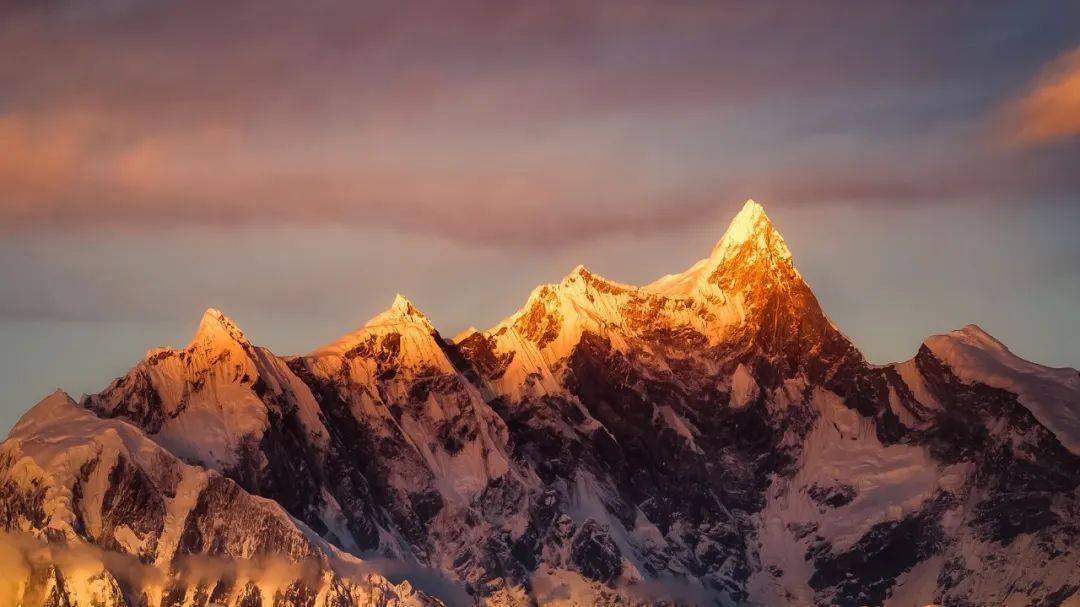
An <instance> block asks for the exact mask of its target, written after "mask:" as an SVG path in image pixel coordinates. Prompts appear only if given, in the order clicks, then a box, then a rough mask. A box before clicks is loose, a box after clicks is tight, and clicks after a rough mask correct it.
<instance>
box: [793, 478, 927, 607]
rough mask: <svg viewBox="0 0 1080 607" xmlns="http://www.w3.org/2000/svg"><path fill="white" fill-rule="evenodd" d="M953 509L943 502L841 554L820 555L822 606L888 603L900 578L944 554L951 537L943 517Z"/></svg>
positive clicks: (817, 579)
mask: <svg viewBox="0 0 1080 607" xmlns="http://www.w3.org/2000/svg"><path fill="white" fill-rule="evenodd" d="M947 505H948V499H947V498H939V499H938V500H935V501H932V502H930V503H928V504H927V505H926V506H925V507H924V509H923V510H922V511H920V512H919V513H917V514H914V515H912V516H909V517H907V518H904V519H901V520H898V521H890V522H887V523H879V524H877V525H875V526H874V527H872V528H871V529H870V531H869V532H868V533H867V534H866V535H864V536H863V537H862V538H860V539H859V541H858V542H857V543H856V544H855V545H854V546H852V547H851V548H850V549H849V550H847V551H845V552H843V553H841V554H832V553H831V551H829V550H823V551H822V552H821V553H817V554H814V555H813V562H814V567H815V569H816V570H815V572H814V575H813V576H812V577H811V578H810V587H811V588H814V589H815V590H818V591H822V590H826V589H827V590H828V592H819V597H818V604H820V605H841V606H845V607H846V606H849V605H850V606H853V607H854V606H858V605H879V604H882V603H883V602H884V601H885V598H886V597H887V596H888V595H889V591H890V589H891V588H892V586H893V584H894V583H895V582H896V578H897V577H898V576H900V575H901V574H902V573H904V572H906V571H909V570H910V569H911V568H912V567H914V566H915V565H916V564H918V563H920V562H921V561H923V560H924V559H926V558H927V557H929V556H931V555H933V554H937V553H938V552H940V551H941V549H942V547H943V543H944V540H945V533H944V530H943V529H942V527H941V523H940V518H941V515H942V512H943V511H944V510H945V509H946V507H947Z"/></svg>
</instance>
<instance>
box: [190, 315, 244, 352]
mask: <svg viewBox="0 0 1080 607" xmlns="http://www.w3.org/2000/svg"><path fill="white" fill-rule="evenodd" d="M229 342H233V343H237V344H240V345H250V343H249V342H248V340H247V337H245V336H244V332H243V331H241V330H240V327H238V326H237V325H236V323H235V322H233V321H232V319H231V318H229V317H228V316H225V315H224V314H223V313H222V312H221V310H218V309H217V308H207V309H206V312H203V315H202V320H200V321H199V328H198V330H197V331H195V337H194V338H193V339H192V340H191V343H192V344H196V343H202V344H217V343H229Z"/></svg>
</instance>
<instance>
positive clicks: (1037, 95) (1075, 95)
mask: <svg viewBox="0 0 1080 607" xmlns="http://www.w3.org/2000/svg"><path fill="white" fill-rule="evenodd" d="M1010 113H1011V116H1010V119H1011V120H1012V121H1013V123H1014V124H1013V126H1012V135H1013V137H1014V139H1015V141H1016V142H1018V143H1020V144H1041V143H1050V142H1056V141H1062V140H1065V139H1070V138H1073V137H1076V136H1078V135H1080V47H1077V48H1074V49H1072V50H1070V51H1066V52H1064V53H1062V54H1061V55H1060V56H1059V57H1057V58H1056V59H1054V60H1053V61H1051V62H1050V63H1049V64H1048V65H1046V66H1045V67H1044V68H1043V69H1042V70H1041V71H1040V73H1039V76H1038V78H1037V79H1036V80H1035V82H1034V83H1033V84H1032V86H1031V88H1030V90H1028V91H1027V92H1026V93H1025V94H1024V95H1023V97H1022V98H1021V99H1020V100H1018V101H1017V102H1015V104H1014V105H1013V106H1012V107H1011V108H1010Z"/></svg>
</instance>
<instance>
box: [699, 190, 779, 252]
mask: <svg viewBox="0 0 1080 607" xmlns="http://www.w3.org/2000/svg"><path fill="white" fill-rule="evenodd" d="M748 242H752V243H754V244H756V245H757V246H758V248H762V249H768V250H771V251H772V252H773V253H775V254H777V255H778V256H779V257H781V258H790V257H791V251H790V250H788V248H787V244H786V243H785V242H784V237H783V236H781V235H780V232H778V231H777V230H776V228H774V227H773V224H772V221H771V220H770V219H769V216H768V215H766V214H765V208H764V207H762V206H761V205H760V204H758V203H757V202H755V201H754V199H753V198H751V199H749V200H747V201H746V204H744V205H743V208H742V210H740V211H739V212H738V214H736V215H735V217H734V218H733V219H732V220H731V223H730V224H729V225H728V229H727V230H726V231H725V232H724V235H723V236H722V237H721V238H720V240H719V241H718V242H717V243H716V245H715V246H714V247H713V250H712V253H711V254H710V257H713V258H716V257H723V256H725V255H727V254H728V253H729V252H730V251H732V250H734V249H737V248H741V247H742V246H743V245H744V244H746V243H748Z"/></svg>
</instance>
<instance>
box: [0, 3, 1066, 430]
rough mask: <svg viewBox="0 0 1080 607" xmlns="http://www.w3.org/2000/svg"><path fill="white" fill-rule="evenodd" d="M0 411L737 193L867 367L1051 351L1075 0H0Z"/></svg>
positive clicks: (654, 235) (1058, 335) (462, 304)
mask: <svg viewBox="0 0 1080 607" xmlns="http://www.w3.org/2000/svg"><path fill="white" fill-rule="evenodd" d="M0 83H2V85H0V390H2V392H0V429H6V428H7V427H9V426H10V425H11V424H12V423H14V421H15V420H16V419H17V418H18V416H19V415H20V414H21V413H22V412H23V411H25V410H26V409H27V408H29V407H30V406H32V405H33V404H34V403H35V402H37V401H38V400H40V399H41V398H42V397H44V396H45V395H46V394H48V393H49V392H51V391H52V390H54V389H56V388H58V387H59V388H63V389H65V390H67V391H69V392H71V393H72V394H73V395H74V396H76V397H77V396H78V395H79V394H81V393H84V392H92V391H98V390H100V389H102V388H103V387H104V386H105V385H107V384H108V382H109V381H110V380H111V379H112V378H113V377H115V376H118V375H120V374H122V373H123V372H124V371H125V370H126V369H128V368H130V367H131V366H132V365H134V364H135V363H136V362H137V361H138V360H139V359H140V358H141V357H142V356H143V354H144V353H145V351H146V350H147V349H149V348H151V347H153V346H158V345H174V346H183V345H184V344H186V343H187V340H188V339H189V337H190V335H191V334H192V333H193V331H194V330H195V327H196V326H197V324H198V320H199V317H200V316H201V314H202V311H203V310H204V309H205V308H207V307H211V306H213V307H217V308H220V309H222V310H223V311H224V312H225V313H227V314H228V315H229V316H230V317H232V318H233V319H234V320H235V321H236V322H237V323H238V324H239V325H240V326H241V327H242V328H243V329H244V330H245V332H246V333H247V334H248V336H249V338H250V339H252V340H253V341H254V342H256V343H258V344H261V345H265V346H267V347H269V348H271V349H272V350H274V351H275V352H277V353H278V354H296V353H303V352H307V351H310V350H312V349H314V348H315V347H317V346H319V345H321V344H323V343H326V342H329V341H331V340H333V339H334V338H335V337H337V336H338V335H341V334H344V333H346V332H348V331H349V330H351V329H354V328H355V327H357V326H359V325H361V324H362V323H363V322H364V321H365V320H366V319H367V318H369V317H371V316H374V315H375V314H376V313H378V312H379V311H380V310H382V309H384V308H386V307H387V306H389V304H390V302H391V301H392V300H393V296H394V294H395V293H396V292H401V293H404V294H405V295H407V296H408V297H409V298H410V299H412V300H413V302H414V303H415V304H416V305H417V306H418V307H419V308H420V309H422V310H423V311H424V312H425V313H426V314H427V315H428V316H429V317H430V318H431V319H432V321H433V322H434V323H435V324H436V326H437V327H439V329H440V330H441V331H442V332H443V333H445V334H447V335H453V334H454V333H456V332H458V331H459V330H461V329H464V328H466V327H468V326H470V325H475V326H477V327H481V328H483V327H486V326H490V325H492V324H494V323H495V322H497V321H498V320H500V319H501V318H503V317H505V316H507V315H509V314H511V313H512V312H513V311H515V310H516V309H517V308H518V307H519V306H520V305H521V304H522V303H523V302H524V301H525V298H526V297H527V295H528V293H529V291H530V290H531V289H532V288H533V287H534V286H535V285H537V284H540V283H544V282H554V281H557V280H558V279H559V278H560V277H562V276H563V275H565V274H566V273H567V272H569V271H570V269H571V268H573V267H574V266H575V265H576V264H578V263H583V264H585V265H586V266H588V267H589V268H590V269H592V270H593V271H594V272H597V273H599V274H601V275H604V276H606V277H608V278H611V279H613V280H618V281H621V282H627V283H634V284H642V283H647V282H651V281H652V280H653V279H655V278H656V277H658V276H660V275H663V274H666V273H669V272H675V271H679V270H682V269H684V268H685V267H687V266H689V265H690V264H691V263H692V262H693V261H695V260H697V259H699V258H701V257H703V256H705V255H706V254H707V253H708V251H709V250H710V248H711V246H712V244H713V243H714V242H715V241H716V240H717V239H719V237H720V236H721V234H722V233H723V230H724V228H725V226H726V224H727V222H728V221H729V220H730V218H731V217H732V216H733V215H734V214H735V213H736V212H737V211H738V209H739V208H740V207H741V206H742V203H743V201H745V200H746V199H747V198H751V197H752V198H754V199H755V200H757V201H758V202H759V203H761V204H762V205H764V207H765V209H766V211H767V212H768V214H769V215H770V217H772V219H773V221H774V223H775V224H776V225H777V227H778V228H779V230H780V231H781V232H782V233H783V234H784V236H785V238H786V239H787V240H788V243H789V245H790V247H791V249H792V251H793V253H794V255H795V260H796V265H797V266H798V268H799V269H800V271H801V272H802V274H803V275H804V277H805V278H806V279H807V280H808V282H809V283H810V284H811V286H812V287H813V288H814V290H815V293H816V294H817V295H818V297H819V299H820V300H821V301H822V304H823V306H824V308H825V310H826V312H827V313H828V314H829V315H830V316H831V317H832V319H833V320H834V321H835V322H836V323H837V324H838V325H839V326H840V327H841V328H842V329H843V330H844V331H845V333H847V334H848V335H849V336H850V337H851V338H852V339H853V340H854V341H855V342H856V344H857V345H859V346H860V347H861V348H862V349H863V351H864V352H865V353H866V355H867V357H868V358H869V359H870V360H871V361H874V362H881V363H884V362H890V361H896V360H904V359H907V358H909V357H910V356H912V355H913V354H914V352H915V351H916V350H917V349H918V346H919V344H920V343H921V342H922V340H923V339H925V338H926V337H927V336H929V335H932V334H935V333H940V332H943V331H947V330H949V329H953V328H958V327H961V326H963V325H965V324H968V323H977V324H979V325H980V326H982V327H983V328H984V329H986V330H987V331H989V332H990V333H991V334H993V335H995V336H996V337H998V338H999V339H1001V340H1002V341H1003V342H1005V343H1006V344H1008V345H1009V346H1010V347H1011V348H1012V349H1013V350H1014V351H1015V352H1016V353H1018V354H1020V355H1021V356H1024V357H1026V358H1029V359H1031V360H1034V361H1037V362H1040V363H1043V364H1048V365H1054V366H1071V367H1078V366H1080V349H1078V348H1077V346H1076V344H1078V343H1080V313H1077V310H1078V309H1080V238H1077V236H1076V235H1077V234H1080V170H1078V167H1080V4H1077V3H1076V2H1071V1H1069V0H1056V1H1040V0H1033V1H1029V2H1023V3H1017V2H993V1H978V2H964V1H960V0H958V1H953V2H919V1H917V2H911V1H903V2H901V1H896V2H890V1H881V2H873V3H862V2H817V3H806V2H742V3H734V2H707V3H706V2H690V1H675V0H668V1H665V2H639V1H634V0H624V1H608V0H599V1H592V2H550V3H537V2H513V1H501V2H474V1H471V0H457V1H454V2H434V1H419V2H413V1H409V2H400V3H386V2H356V1H349V2H345V1H337V0H313V1H312V2H306V3H295V2H283V1H279V0H260V1H254V0H252V1H250V2H248V1H243V0H241V1H237V2H229V3H220V2H208V1H201V0H194V1H187V2H175V1H171V0H99V1H96V2H88V1H83V0H78V1H76V0H45V1H40V2H39V1H33V2H31V1H21V0H12V1H7V2H3V1H0Z"/></svg>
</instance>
